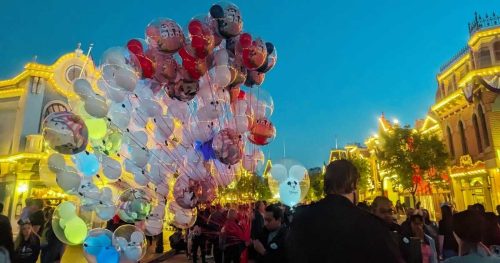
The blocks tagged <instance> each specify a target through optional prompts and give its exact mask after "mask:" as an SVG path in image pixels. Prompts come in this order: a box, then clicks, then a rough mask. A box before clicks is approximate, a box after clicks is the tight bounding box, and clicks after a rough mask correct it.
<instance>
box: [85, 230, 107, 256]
mask: <svg viewBox="0 0 500 263" xmlns="http://www.w3.org/2000/svg"><path fill="white" fill-rule="evenodd" d="M112 240H113V232H111V231H109V230H107V229H104V228H94V229H91V230H90V231H89V232H88V234H87V237H86V238H85V241H83V253H84V254H85V257H89V256H94V257H96V256H97V255H99V254H100V253H101V251H102V250H104V249H106V248H109V247H112V246H113V244H112Z"/></svg>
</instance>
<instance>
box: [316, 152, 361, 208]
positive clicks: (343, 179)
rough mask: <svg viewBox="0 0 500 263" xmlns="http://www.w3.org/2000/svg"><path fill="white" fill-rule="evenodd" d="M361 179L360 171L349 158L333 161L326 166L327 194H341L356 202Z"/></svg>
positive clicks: (325, 182)
mask: <svg viewBox="0 0 500 263" xmlns="http://www.w3.org/2000/svg"><path fill="white" fill-rule="evenodd" d="M358 181H359V172H358V170H357V169H356V167H355V166H354V165H353V164H352V163H351V162H350V161H347V160H337V161H333V162H331V163H330V164H328V166H327V167H326V172H325V181H324V189H325V194H327V195H328V194H339V195H343V196H346V197H347V198H349V199H350V200H351V201H352V202H355V201H356V200H355V191H356V187H357V185H358Z"/></svg>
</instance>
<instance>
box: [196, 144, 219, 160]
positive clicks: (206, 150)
mask: <svg viewBox="0 0 500 263" xmlns="http://www.w3.org/2000/svg"><path fill="white" fill-rule="evenodd" d="M212 141H213V139H210V140H208V141H206V142H201V141H196V142H195V143H194V148H195V149H196V150H197V151H199V152H201V154H202V155H203V160H205V161H208V160H210V159H215V152H214V149H213V148H212Z"/></svg>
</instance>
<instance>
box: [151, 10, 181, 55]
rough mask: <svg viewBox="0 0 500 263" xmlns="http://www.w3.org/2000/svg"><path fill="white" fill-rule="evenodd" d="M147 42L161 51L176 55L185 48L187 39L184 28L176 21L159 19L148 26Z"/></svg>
mask: <svg viewBox="0 0 500 263" xmlns="http://www.w3.org/2000/svg"><path fill="white" fill-rule="evenodd" d="M146 41H147V42H148V44H149V45H150V46H152V47H154V48H158V50H160V51H163V52H166V53H175V52H177V51H178V50H179V49H180V48H181V47H182V46H184V42H185V37H184V32H183V31H182V28H181V27H180V26H179V24H177V23H176V22H175V21H174V20H172V19H168V18H158V19H155V20H153V21H151V22H150V23H149V24H148V26H147V28H146Z"/></svg>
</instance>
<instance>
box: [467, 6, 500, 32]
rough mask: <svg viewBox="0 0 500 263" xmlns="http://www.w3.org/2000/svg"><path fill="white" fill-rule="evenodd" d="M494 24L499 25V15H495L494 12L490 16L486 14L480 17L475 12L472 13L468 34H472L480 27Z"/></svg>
mask: <svg viewBox="0 0 500 263" xmlns="http://www.w3.org/2000/svg"><path fill="white" fill-rule="evenodd" d="M494 26H500V16H498V15H496V14H495V12H493V13H492V14H491V16H489V15H488V14H486V15H485V16H484V17H481V16H480V15H478V14H477V12H476V13H474V20H472V22H470V23H469V34H470V35H471V36H472V34H474V33H476V32H477V31H479V30H481V29H484V28H489V27H494Z"/></svg>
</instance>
